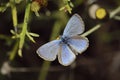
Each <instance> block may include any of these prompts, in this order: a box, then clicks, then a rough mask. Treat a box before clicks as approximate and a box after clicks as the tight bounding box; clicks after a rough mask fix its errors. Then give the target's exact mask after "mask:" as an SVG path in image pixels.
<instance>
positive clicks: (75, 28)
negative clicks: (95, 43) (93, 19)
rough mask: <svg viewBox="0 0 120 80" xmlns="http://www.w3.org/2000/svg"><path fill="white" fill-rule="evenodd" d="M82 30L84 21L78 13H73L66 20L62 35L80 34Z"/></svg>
mask: <svg viewBox="0 0 120 80" xmlns="http://www.w3.org/2000/svg"><path fill="white" fill-rule="evenodd" d="M83 31H84V22H83V20H82V18H81V17H80V16H79V15H78V14H74V15H73V16H72V17H71V19H70V20H69V21H68V23H67V25H66V28H65V30H64V32H63V36H67V37H71V36H76V35H77V34H81V33H83Z"/></svg>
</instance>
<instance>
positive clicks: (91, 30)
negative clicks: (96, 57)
mask: <svg viewBox="0 0 120 80" xmlns="http://www.w3.org/2000/svg"><path fill="white" fill-rule="evenodd" d="M100 27H101V24H97V25H96V26H95V27H93V28H92V29H90V30H88V31H87V32H85V33H83V34H82V35H81V36H84V37H85V36H88V35H89V34H91V33H93V32H94V31H96V30H97V29H99V28H100Z"/></svg>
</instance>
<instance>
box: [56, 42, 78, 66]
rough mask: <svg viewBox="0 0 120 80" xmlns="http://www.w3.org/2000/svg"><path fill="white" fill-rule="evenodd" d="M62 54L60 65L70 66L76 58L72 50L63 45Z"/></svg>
mask: <svg viewBox="0 0 120 80" xmlns="http://www.w3.org/2000/svg"><path fill="white" fill-rule="evenodd" d="M60 48H61V50H60V51H61V52H60V53H59V54H58V60H59V62H60V64H62V65H64V66H68V65H70V64H71V63H72V62H73V61H74V60H75V58H76V56H75V54H74V53H73V52H72V51H71V50H70V48H69V47H68V46H67V45H66V44H62V45H61V47H60Z"/></svg>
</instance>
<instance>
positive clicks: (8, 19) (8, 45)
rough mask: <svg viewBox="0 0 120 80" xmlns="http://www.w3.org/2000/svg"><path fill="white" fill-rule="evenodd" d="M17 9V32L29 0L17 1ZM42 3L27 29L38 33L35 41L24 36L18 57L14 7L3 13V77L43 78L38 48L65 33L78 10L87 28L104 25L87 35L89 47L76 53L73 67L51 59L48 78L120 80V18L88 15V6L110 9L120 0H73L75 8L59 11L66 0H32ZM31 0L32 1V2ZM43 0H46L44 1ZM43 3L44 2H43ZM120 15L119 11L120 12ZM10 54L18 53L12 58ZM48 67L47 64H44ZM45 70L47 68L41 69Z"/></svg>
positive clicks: (5, 0) (0, 27) (0, 3)
mask: <svg viewBox="0 0 120 80" xmlns="http://www.w3.org/2000/svg"><path fill="white" fill-rule="evenodd" d="M9 1H11V0H0V7H4V6H5V5H6V4H7V3H8V2H9ZM15 1H20V3H17V2H16V4H15V6H16V9H17V18H18V25H17V27H18V28H17V29H18V32H20V31H21V27H22V26H21V25H22V23H23V21H24V15H25V9H26V7H25V6H26V4H27V3H26V2H27V1H28V0H15ZM33 1H37V2H39V6H40V10H39V11H38V13H39V15H40V16H39V17H37V16H36V15H35V13H34V12H33V11H31V12H30V16H29V23H28V27H27V29H28V31H30V32H33V33H37V34H39V35H40V36H39V37H35V38H34V40H35V41H36V43H33V42H31V41H30V40H29V39H28V37H26V38H25V43H24V47H23V50H22V51H23V52H22V57H20V56H18V54H17V53H18V52H17V50H18V46H17V47H16V45H18V43H16V41H17V40H19V39H12V38H11V37H12V35H13V34H12V33H11V32H10V30H11V29H12V30H13V29H14V27H13V19H12V17H13V16H12V14H11V7H8V8H7V9H6V10H5V11H4V12H0V70H1V72H0V80H26V79H28V80H40V78H39V77H40V75H41V74H40V72H41V70H42V69H43V68H42V65H43V63H44V60H43V59H41V58H40V57H39V56H38V55H37V54H36V50H37V49H38V48H39V47H40V46H41V45H43V44H45V43H47V42H48V41H50V40H53V39H56V38H57V37H58V36H59V35H61V34H62V32H63V30H64V28H65V25H66V24H67V21H68V20H69V18H70V17H71V16H72V15H73V14H75V13H77V14H79V15H80V16H81V17H82V18H83V21H84V23H85V31H87V30H89V29H91V28H93V27H94V26H95V25H97V24H99V23H101V24H103V25H102V26H101V28H100V29H98V30H97V31H95V32H93V33H92V34H90V35H88V36H87V37H88V39H89V44H90V45H89V47H88V49H87V50H86V51H85V52H83V54H80V55H78V56H77V58H76V60H75V62H74V63H73V64H72V66H67V67H65V66H62V65H60V64H59V62H58V60H57V59H56V60H55V61H53V62H51V65H50V67H49V69H48V73H47V75H46V77H45V78H46V80H120V18H119V19H116V18H112V19H110V18H108V19H107V20H103V21H101V20H98V19H92V18H91V17H90V15H89V7H90V6H92V5H94V4H97V5H99V6H100V7H103V8H104V9H106V10H107V11H108V15H109V13H110V12H111V11H113V10H114V9H116V8H117V7H118V6H120V0H71V2H72V3H73V5H74V7H73V8H72V7H71V8H72V13H71V14H70V13H69V12H65V11H66V10H62V11H60V10H59V9H60V8H61V7H63V6H65V3H64V1H67V0H33ZM33 1H32V0H31V3H32V2H33ZM44 1H46V2H45V3H44ZM43 3H44V4H43ZM117 16H120V13H118V14H117ZM11 53H15V54H14V55H15V56H14V58H13V59H12V60H10V55H11ZM44 67H45V66H44ZM42 71H43V72H41V73H44V72H45V71H44V70H42Z"/></svg>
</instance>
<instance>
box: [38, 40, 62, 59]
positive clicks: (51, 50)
mask: <svg viewBox="0 0 120 80" xmlns="http://www.w3.org/2000/svg"><path fill="white" fill-rule="evenodd" d="M59 43H60V40H53V41H51V42H48V43H46V44H45V45H43V46H41V47H40V48H38V50H37V54H38V55H39V56H40V57H41V58H43V59H44V60H48V61H53V60H55V59H56V56H57V54H58V53H59V50H60V45H59Z"/></svg>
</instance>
